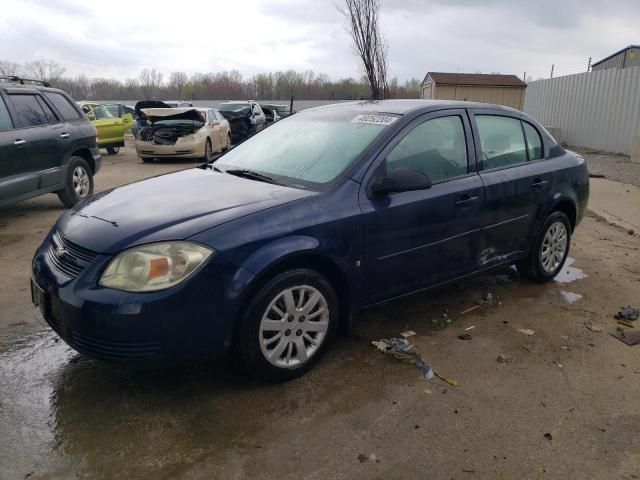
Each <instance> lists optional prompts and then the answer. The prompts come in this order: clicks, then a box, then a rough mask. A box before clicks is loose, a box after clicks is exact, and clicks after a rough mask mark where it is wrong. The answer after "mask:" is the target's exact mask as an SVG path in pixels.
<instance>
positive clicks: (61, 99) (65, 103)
mask: <svg viewBox="0 0 640 480" xmlns="http://www.w3.org/2000/svg"><path fill="white" fill-rule="evenodd" d="M44 95H45V96H46V97H47V98H48V99H49V101H50V102H51V103H53V106H54V107H56V109H57V110H58V112H60V115H62V118H64V119H65V120H74V119H76V118H80V114H79V113H78V110H76V109H75V108H74V106H73V105H72V103H71V102H70V101H69V100H68V99H67V97H65V96H64V95H62V94H60V93H54V92H45V94H44Z"/></svg>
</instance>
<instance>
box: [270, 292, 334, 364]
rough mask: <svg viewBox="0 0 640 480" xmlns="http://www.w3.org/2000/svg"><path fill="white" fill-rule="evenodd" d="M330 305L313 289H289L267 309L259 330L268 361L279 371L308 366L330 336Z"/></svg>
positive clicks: (278, 296) (279, 295)
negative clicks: (328, 332) (307, 362)
mask: <svg viewBox="0 0 640 480" xmlns="http://www.w3.org/2000/svg"><path fill="white" fill-rule="evenodd" d="M329 318H330V317H329V305H328V303H327V300H326V298H325V297H324V295H323V294H322V293H321V292H320V291H319V290H318V289H317V288H314V287H311V286H309V285H299V286H295V287H290V288H287V289H285V290H283V291H281V292H280V293H278V294H277V295H276V296H275V297H274V298H273V299H272V300H271V302H270V303H269V305H268V306H267V308H266V310H265V312H264V314H263V316H262V320H261V321H260V328H259V333H258V336H259V341H260V349H261V351H262V354H263V355H264V358H265V359H266V360H267V361H268V362H269V363H271V364H272V365H275V366H276V367H279V368H293V367H299V366H300V365H302V364H304V363H305V362H306V361H307V360H308V359H309V358H310V357H311V356H312V355H314V354H315V353H316V352H317V351H318V349H319V348H320V346H321V345H322V342H323V341H324V340H325V338H326V336H327V330H328V329H329Z"/></svg>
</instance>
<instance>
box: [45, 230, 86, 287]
mask: <svg viewBox="0 0 640 480" xmlns="http://www.w3.org/2000/svg"><path fill="white" fill-rule="evenodd" d="M97 255H98V254H97V253H96V252H93V251H91V250H89V249H87V248H84V247H81V246H80V245H78V244H76V243H73V242H72V241H70V240H68V239H67V238H66V237H65V236H64V235H62V234H61V233H60V232H55V233H54V234H53V236H52V237H51V245H50V246H49V249H48V250H47V259H48V260H49V262H51V265H53V267H54V268H55V269H56V270H58V271H59V272H61V273H63V274H64V275H66V276H67V277H69V278H76V277H77V276H78V275H80V273H81V272H82V271H83V270H84V269H85V268H86V267H87V266H88V265H89V264H90V263H91V262H92V261H93V260H95V258H96V256H97Z"/></svg>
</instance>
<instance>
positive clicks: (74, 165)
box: [58, 157, 93, 208]
mask: <svg viewBox="0 0 640 480" xmlns="http://www.w3.org/2000/svg"><path fill="white" fill-rule="evenodd" d="M92 193H93V172H92V171H91V168H89V165H87V162H86V161H85V160H84V159H83V158H82V157H71V161H70V162H69V166H68V168H67V178H66V179H65V186H64V188H63V189H62V190H60V191H58V198H59V199H60V201H61V202H62V203H63V204H64V205H65V206H66V207H69V208H71V207H73V206H74V205H75V204H76V203H78V202H80V201H82V200H84V199H85V198H87V197H89V196H91V194H92Z"/></svg>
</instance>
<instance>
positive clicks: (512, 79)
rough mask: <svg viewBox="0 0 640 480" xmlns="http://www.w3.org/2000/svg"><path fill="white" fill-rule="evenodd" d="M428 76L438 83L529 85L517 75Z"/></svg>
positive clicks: (434, 74) (433, 73) (499, 85)
mask: <svg viewBox="0 0 640 480" xmlns="http://www.w3.org/2000/svg"><path fill="white" fill-rule="evenodd" d="M427 77H431V79H432V80H433V81H434V82H435V83H436V84H438V85H479V86H487V87H522V88H525V87H526V86H527V84H526V83H524V82H523V81H522V80H520V79H519V78H518V77H516V76H515V75H500V74H493V73H491V74H487V73H445V72H429V73H427V76H426V77H425V78H424V79H425V81H426V79H427ZM422 83H424V81H423V82H422Z"/></svg>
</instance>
